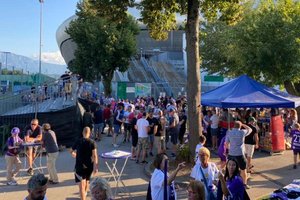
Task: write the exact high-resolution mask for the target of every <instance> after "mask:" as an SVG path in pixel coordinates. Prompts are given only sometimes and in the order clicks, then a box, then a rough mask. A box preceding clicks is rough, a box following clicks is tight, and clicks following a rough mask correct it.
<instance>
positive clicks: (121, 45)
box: [67, 0, 139, 95]
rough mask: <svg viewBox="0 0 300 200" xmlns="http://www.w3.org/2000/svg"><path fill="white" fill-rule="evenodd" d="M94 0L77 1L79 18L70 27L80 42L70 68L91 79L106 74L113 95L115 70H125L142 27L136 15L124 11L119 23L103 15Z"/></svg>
mask: <svg viewBox="0 0 300 200" xmlns="http://www.w3.org/2000/svg"><path fill="white" fill-rule="evenodd" d="M93 2H94V1H91V0H86V1H82V2H80V3H78V4H77V8H78V10H77V12H76V15H77V16H78V18H77V19H76V20H74V21H72V22H71V23H70V26H69V28H68V29H67V33H68V34H70V36H71V38H72V40H73V41H74V42H75V43H76V45H77V49H76V51H75V59H74V60H73V61H72V63H71V64H70V65H69V68H70V70H71V71H73V72H76V73H79V74H81V75H82V76H83V78H84V79H85V80H87V81H94V80H100V79H101V77H102V80H103V85H104V89H105V94H106V95H110V94H111V80H112V78H113V74H114V71H115V70H119V71H121V72H125V71H126V70H127V68H128V66H129V60H130V57H131V56H133V55H134V54H135V53H136V41H135V36H136V35H137V33H138V30H139V29H138V26H137V23H136V21H135V20H134V19H133V17H132V16H129V15H124V18H122V23H117V22H116V21H113V20H112V19H111V18H110V17H108V16H105V15H103V12H102V11H101V10H99V9H97V7H96V6H95V4H94V3H93Z"/></svg>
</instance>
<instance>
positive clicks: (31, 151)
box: [24, 119, 42, 176]
mask: <svg viewBox="0 0 300 200" xmlns="http://www.w3.org/2000/svg"><path fill="white" fill-rule="evenodd" d="M24 140H25V142H33V143H38V142H40V141H41V140H42V127H41V126H39V120H38V119H33V120H31V123H30V126H29V127H28V128H27V129H26V135H25V137H24ZM37 148H38V146H35V147H28V148H27V159H28V165H29V168H28V170H27V173H28V174H29V175H31V176H32V175H33V168H32V164H33V161H34V159H35V155H36V151H37Z"/></svg>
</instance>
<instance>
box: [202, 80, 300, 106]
mask: <svg viewBox="0 0 300 200" xmlns="http://www.w3.org/2000/svg"><path fill="white" fill-rule="evenodd" d="M201 104H202V105H204V106H213V107H221V108H241V107H245V108H250V107H255V108H257V107H264V108H295V107H298V106H299V105H300V97H297V96H293V95H290V94H288V93H285V92H281V91H279V90H276V89H273V88H269V87H267V86H265V85H263V84H261V83H259V82H257V81H255V80H253V79H251V78H250V77H248V76H247V75H242V76H240V77H238V78H236V79H234V80H232V81H230V82H228V83H226V84H224V85H222V86H220V87H218V88H216V89H214V90H211V91H208V92H206V93H204V94H202V97H201Z"/></svg>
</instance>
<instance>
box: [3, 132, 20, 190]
mask: <svg viewBox="0 0 300 200" xmlns="http://www.w3.org/2000/svg"><path fill="white" fill-rule="evenodd" d="M19 133H20V129H19V128H18V127H14V128H13V129H11V136H10V137H9V138H8V139H7V147H8V150H7V152H6V154H5V160H6V170H7V176H6V179H7V185H17V184H18V183H17V181H16V180H15V178H14V177H15V176H16V175H17V174H18V172H19V171H20V169H21V167H22V166H21V163H22V162H21V160H20V157H19V152H20V144H21V143H22V142H23V140H22V139H21V138H20V137H19V136H18V135H19ZM14 165H15V170H14V171H13V167H14Z"/></svg>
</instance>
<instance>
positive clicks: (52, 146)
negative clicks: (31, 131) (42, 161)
mask: <svg viewBox="0 0 300 200" xmlns="http://www.w3.org/2000/svg"><path fill="white" fill-rule="evenodd" d="M42 127H43V140H42V143H43V146H44V147H45V148H46V152H47V169H48V173H49V176H50V179H49V183H50V184H57V183H58V176H57V172H56V167H55V163H56V159H57V157H58V145H57V139H56V135H55V132H54V131H52V130H51V126H50V124H48V123H45V124H43V126H42Z"/></svg>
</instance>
